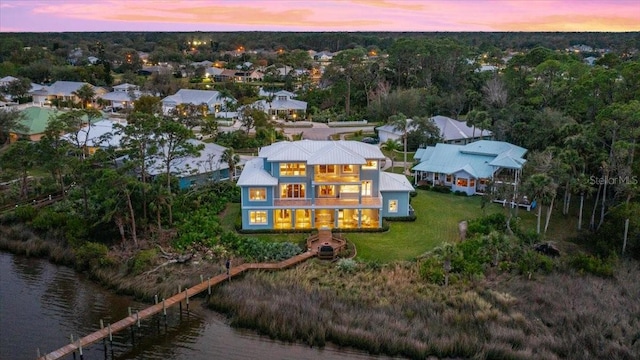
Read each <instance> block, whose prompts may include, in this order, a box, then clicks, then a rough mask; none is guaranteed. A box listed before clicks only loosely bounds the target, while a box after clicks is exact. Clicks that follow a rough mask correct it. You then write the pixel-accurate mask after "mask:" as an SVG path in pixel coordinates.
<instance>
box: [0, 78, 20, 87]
mask: <svg viewBox="0 0 640 360" xmlns="http://www.w3.org/2000/svg"><path fill="white" fill-rule="evenodd" d="M16 80H20V79H18V78H17V77H13V76H5V77H3V78H1V79H0V88H2V87H4V86H7V85H9V84H10V83H12V82H14V81H16Z"/></svg>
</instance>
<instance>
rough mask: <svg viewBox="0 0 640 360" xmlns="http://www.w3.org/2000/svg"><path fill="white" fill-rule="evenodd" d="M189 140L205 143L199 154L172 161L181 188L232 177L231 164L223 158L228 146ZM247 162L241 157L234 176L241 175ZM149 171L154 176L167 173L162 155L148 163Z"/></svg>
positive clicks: (172, 170) (195, 141)
mask: <svg viewBox="0 0 640 360" xmlns="http://www.w3.org/2000/svg"><path fill="white" fill-rule="evenodd" d="M189 141H190V142H191V143H192V144H194V145H196V146H197V145H203V149H202V150H201V151H200V155H199V156H187V157H183V158H179V159H176V160H174V161H173V162H172V163H171V169H170V171H171V174H172V175H174V176H176V177H177V178H178V180H179V183H178V185H179V187H180V189H187V188H189V187H191V186H197V185H202V184H206V183H207V182H215V181H223V180H229V179H230V176H231V172H230V171H229V164H228V163H227V162H226V161H224V160H222V159H223V157H222V154H223V153H224V151H225V150H226V149H227V148H225V147H223V146H220V145H217V144H212V143H204V142H202V141H198V140H189ZM161 151H162V150H161ZM245 162H246V160H245V159H244V157H240V162H239V163H238V164H236V169H235V172H234V173H235V175H234V178H238V176H240V173H241V169H242V167H243V166H244V164H245ZM148 172H149V175H151V176H152V177H154V176H158V175H162V174H165V173H166V168H165V164H164V162H163V161H162V159H161V158H160V157H154V158H152V159H151V161H150V163H149V165H148Z"/></svg>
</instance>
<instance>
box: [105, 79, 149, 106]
mask: <svg viewBox="0 0 640 360" xmlns="http://www.w3.org/2000/svg"><path fill="white" fill-rule="evenodd" d="M140 96H142V92H141V91H140V87H139V86H137V85H133V84H128V83H125V84H120V85H116V86H114V87H113V91H112V92H109V93H106V94H104V95H100V96H98V98H100V99H103V100H106V101H110V102H111V107H112V108H113V109H115V108H126V107H130V106H131V103H132V102H134V101H135V100H137V99H138V98H139V97H140Z"/></svg>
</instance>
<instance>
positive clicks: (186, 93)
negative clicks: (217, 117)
mask: <svg viewBox="0 0 640 360" xmlns="http://www.w3.org/2000/svg"><path fill="white" fill-rule="evenodd" d="M235 101H236V100H235V99H233V98H230V97H222V96H221V95H220V92H218V91H215V90H192V89H180V90H178V92H177V93H175V94H173V95H170V96H167V97H166V98H164V99H162V111H163V112H164V113H165V114H168V113H169V112H170V111H171V110H173V109H175V108H176V106H178V105H181V104H192V105H198V106H200V105H202V104H206V106H207V108H208V109H209V112H210V113H213V114H215V113H218V112H219V111H221V110H224V109H226V106H227V104H228V103H234V102H235Z"/></svg>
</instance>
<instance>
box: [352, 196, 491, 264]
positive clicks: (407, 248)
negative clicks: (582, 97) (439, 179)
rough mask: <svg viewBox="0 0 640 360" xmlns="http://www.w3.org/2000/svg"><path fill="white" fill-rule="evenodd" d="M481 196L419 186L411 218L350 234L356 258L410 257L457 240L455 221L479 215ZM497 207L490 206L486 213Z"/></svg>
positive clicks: (390, 259) (480, 212)
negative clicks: (380, 229) (381, 229)
mask: <svg viewBox="0 0 640 360" xmlns="http://www.w3.org/2000/svg"><path fill="white" fill-rule="evenodd" d="M480 204H481V198H480V197H466V196H455V195H452V194H441V193H436V192H433V191H424V190H418V196H416V197H414V198H412V200H411V205H412V206H413V208H414V209H415V211H416V215H417V219H416V221H414V222H390V230H389V231H388V232H385V233H373V234H371V233H355V234H349V235H348V236H347V238H348V239H349V240H351V241H352V242H353V243H354V244H355V245H356V248H357V250H358V258H360V259H362V260H372V261H380V262H389V261H394V260H411V259H415V257H416V256H418V255H420V254H422V253H424V252H426V251H429V250H431V249H433V248H434V247H436V246H438V245H440V244H442V243H443V242H447V241H457V240H458V239H459V235H458V223H459V222H460V221H462V220H468V219H473V218H476V217H479V216H482V214H483V210H482V209H481V208H480ZM496 211H499V207H494V206H489V207H487V208H486V209H485V210H484V213H485V214H489V213H492V212H496Z"/></svg>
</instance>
